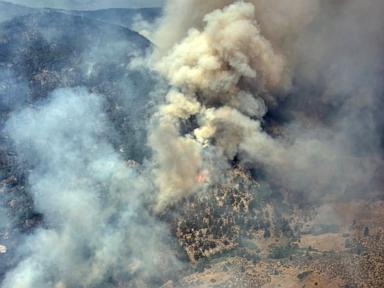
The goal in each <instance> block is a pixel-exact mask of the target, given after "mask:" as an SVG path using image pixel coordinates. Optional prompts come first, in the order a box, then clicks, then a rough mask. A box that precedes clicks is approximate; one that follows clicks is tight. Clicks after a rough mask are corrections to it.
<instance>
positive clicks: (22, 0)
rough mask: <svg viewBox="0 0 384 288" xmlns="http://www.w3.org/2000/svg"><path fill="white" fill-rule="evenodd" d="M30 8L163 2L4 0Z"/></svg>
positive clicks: (159, 0) (155, 3) (159, 1)
mask: <svg viewBox="0 0 384 288" xmlns="http://www.w3.org/2000/svg"><path fill="white" fill-rule="evenodd" d="M5 1H7V2H11V3H15V4H21V5H26V6H30V7H48V8H63V9H82V10H83V9H102V8H120V7H153V6H161V5H162V4H163V3H164V1H165V0H5Z"/></svg>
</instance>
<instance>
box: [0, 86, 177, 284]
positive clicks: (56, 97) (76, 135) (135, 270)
mask: <svg viewBox="0 0 384 288" xmlns="http://www.w3.org/2000/svg"><path fill="white" fill-rule="evenodd" d="M112 130H113V129H112V128H111V126H110V124H109V123H108V119H107V117H106V115H105V114H104V113H103V100H102V98H100V97H99V96H97V95H93V94H89V93H88V92H87V91H86V90H84V89H74V90H73V89H64V90H57V91H55V92H54V93H53V95H52V96H51V99H50V100H49V101H48V103H46V104H45V105H43V106H41V107H39V108H35V109H26V110H23V111H20V112H19V113H18V114H15V115H13V117H12V118H11V119H10V120H9V121H8V123H7V131H8V132H9V134H10V136H11V137H12V139H13V141H14V143H15V146H16V147H17V150H18V152H19V154H20V155H22V157H23V158H24V159H26V160H28V161H29V163H31V164H32V166H33V170H32V172H31V173H30V175H29V184H30V186H31V188H30V190H31V193H32V196H33V199H34V204H35V206H36V210H37V211H39V212H41V213H43V215H44V218H45V222H46V224H45V225H46V227H41V228H39V229H37V230H36V231H34V232H33V234H32V235H31V236H29V237H27V238H26V239H25V244H24V246H23V249H19V252H20V253H22V255H21V256H22V257H23V259H24V260H22V261H21V262H20V263H19V264H18V265H17V267H16V268H15V269H14V270H13V271H11V272H9V273H8V274H7V275H6V278H5V280H4V283H3V286H2V287H4V288H8V287H9V288H11V287H12V288H14V287H50V288H51V287H109V286H111V287H116V285H117V283H109V282H108V279H114V281H121V282H123V281H126V280H127V279H132V278H134V279H135V280H132V281H140V279H150V278H151V277H155V275H160V274H161V273H162V271H163V272H165V269H168V268H169V269H172V268H171V267H173V268H174V267H176V266H174V265H176V260H175V259H174V258H173V257H172V252H171V251H169V250H168V248H167V246H166V245H165V244H164V243H167V242H168V243H169V240H167V237H168V236H167V232H166V231H167V229H166V228H165V227H163V225H162V224H160V223H159V222H158V221H157V220H156V219H155V218H153V217H152V216H150V214H149V212H148V209H147V208H146V207H145V205H146V204H145V203H146V202H147V201H148V197H149V195H150V194H151V191H152V187H151V185H150V183H151V182H150V181H148V179H147V178H146V176H145V175H144V172H143V171H140V169H139V168H138V166H137V164H134V163H133V164H132V163H131V164H130V163H127V162H125V161H124V160H123V159H122V158H121V156H120V155H119V154H117V153H116V152H115V150H114V148H113V147H112V145H111V144H110V143H109V141H108V138H109V136H110V135H112V134H111V131H112ZM142 239H146V241H145V242H146V243H143V242H142ZM164 241H166V242H164ZM160 264H161V265H164V264H166V265H165V267H167V268H164V269H163V268H161V267H160ZM135 285H137V286H140V282H137V283H136V284H135Z"/></svg>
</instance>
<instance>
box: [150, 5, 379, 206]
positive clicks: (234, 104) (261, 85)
mask: <svg viewBox="0 0 384 288" xmlns="http://www.w3.org/2000/svg"><path fill="white" fill-rule="evenodd" d="M355 2H356V1H351V2H349V3H347V2H346V3H345V4H340V5H336V4H334V3H331V2H327V3H326V4H322V5H320V3H319V2H318V1H315V0H313V1H312V0H311V1H301V0H295V1H285V0H274V1H263V0H254V1H247V2H245V1H229V0H228V1H198V0H196V1H192V0H191V1H168V4H167V6H166V13H167V14H166V17H165V19H164V20H163V23H162V26H161V27H160V28H159V30H158V31H157V34H155V37H154V39H155V41H156V44H157V45H158V47H159V49H158V51H156V52H155V59H156V60H157V63H156V64H155V68H156V69H157V70H158V71H159V72H160V73H161V74H162V75H163V76H164V77H165V78H166V79H167V80H168V81H169V83H170V85H171V90H170V92H169V94H168V96H167V99H166V104H164V105H163V106H162V107H161V108H160V109H159V113H158V115H157V118H158V125H157V126H156V127H154V128H153V129H152V132H151V141H150V145H151V147H152V148H153V149H154V155H155V158H154V159H155V162H156V163H157V165H158V166H157V169H156V170H155V177H156V183H157V186H158V188H159V196H158V209H162V207H164V206H166V205H168V204H169V203H172V202H175V201H177V200H178V199H180V198H182V197H184V196H185V195H188V194H189V193H193V192H195V191H197V190H201V189H202V188H204V187H206V185H205V184H206V183H205V182H208V183H209V181H210V177H214V176H215V175H214V174H215V172H213V171H210V167H207V165H206V161H205V160H204V157H206V155H207V152H206V151H207V150H208V149H209V151H211V152H212V151H215V152H213V153H214V155H215V157H216V156H217V155H221V159H223V160H227V161H231V160H233V159H234V158H236V159H238V160H240V161H242V162H244V163H247V165H250V166H251V167H263V169H265V170H266V172H267V175H268V177H269V180H270V181H273V182H277V183H280V184H281V185H283V186H284V187H286V188H288V189H290V190H293V191H303V190H306V191H307V193H308V195H310V194H316V195H317V196H316V197H320V198H321V197H322V196H319V195H323V194H329V193H330V194H333V195H339V194H344V193H347V192H348V191H354V192H356V191H360V192H361V191H362V189H364V188H363V187H365V188H366V189H367V187H369V185H370V184H369V183H370V182H371V181H372V177H373V176H374V174H375V173H376V172H375V171H376V170H377V168H378V163H377V162H380V161H377V162H375V161H374V162H372V161H371V160H370V159H365V158H361V157H356V155H355V154H356V153H355V152H354V149H355V148H352V146H353V145H348V141H352V142H353V143H355V142H356V143H357V142H358V141H360V140H359V139H351V138H350V136H348V135H346V133H348V132H347V130H348V129H349V130H350V129H355V128H352V127H349V126H350V125H349V124H348V125H345V124H343V125H340V124H341V123H347V122H346V121H347V119H350V117H351V115H353V114H354V113H355V110H351V109H350V108H347V107H348V106H345V108H346V109H347V110H346V111H345V112H346V113H345V114H346V115H344V116H342V117H340V115H336V113H335V114H334V118H335V119H334V125H332V126H328V127H327V125H325V123H324V124H323V123H322V122H321V121H322V120H320V121H318V122H316V123H313V122H312V121H313V120H309V119H307V118H305V116H304V113H307V111H306V109H307V110H308V111H312V110H310V109H316V107H314V108H310V107H309V105H308V104H307V102H309V103H310V102H311V98H313V101H318V100H317V99H316V98H315V96H314V95H311V94H306V95H304V94H305V93H307V92H305V91H297V90H296V91H294V92H292V91H290V88H291V84H292V81H293V79H294V78H295V77H297V75H299V76H300V77H303V76H304V77H305V75H302V74H303V73H305V70H302V67H305V68H306V69H309V70H310V69H312V71H316V70H319V69H322V68H320V65H319V64H318V63H317V62H316V61H312V60H311V59H309V58H305V59H307V62H304V63H302V57H303V56H302V54H303V55H305V57H307V56H308V55H311V53H312V52H313V59H317V57H318V55H317V52H318V51H319V50H320V51H323V50H324V47H322V46H321V45H322V44H321V43H320V44H319V47H314V48H315V49H313V51H312V52H311V51H307V52H306V51H305V47H306V45H307V41H312V42H313V41H314V40H310V39H311V38H312V36H311V32H312V31H311V29H312V28H311V27H312V26H311V25H312V23H315V24H316V27H318V26H322V25H323V22H324V15H327V14H328V13H329V11H328V9H330V7H331V8H335V9H343V8H344V9H346V10H347V11H349V12H350V14H348V13H347V14H346V15H342V14H341V15H340V19H337V18H336V20H335V22H336V27H337V28H338V29H340V30H341V31H339V34H343V30H348V29H347V28H346V27H344V26H343V25H344V24H343V25H341V28H339V26H337V25H338V23H339V22H340V23H343V22H345V23H349V21H350V20H348V19H349V18H351V19H353V18H354V17H356V14H357V13H360V12H358V10H355V8H356V7H358V6H360V5H358V4H357V3H355ZM375 5H376V6H380V5H379V4H377V3H376V2H375ZM339 6H340V7H341V8H340V7H339ZM362 11H364V10H362ZM183 13H185V14H186V15H184V16H185V17H182V16H183ZM362 13H364V12H362ZM324 25H326V23H324ZM362 30H364V29H362ZM327 33H329V34H331V33H330V32H327ZM323 34H324V33H323ZM327 35H328V34H326V37H328V36H327ZM348 35H349V34H348ZM322 37H324V35H322ZM347 39H348V38H347ZM334 42H335V39H330V43H327V45H330V44H331V45H333V44H332V43H334ZM315 43H316V42H315ZM363 46H364V45H363ZM363 49H365V48H364V47H362V51H364V50H363ZM328 53H329V54H328ZM367 54H368V55H369V56H368V57H370V58H374V57H375V56H374V55H372V53H370V52H369V51H368V52H367ZM323 55H324V56H327V57H328V58H329V55H332V51H327V52H325V53H324V51H323ZM335 55H336V54H335ZM348 55H349V54H348ZM331 57H333V56H331ZM364 57H367V56H366V55H365V56H364ZM347 59H349V58H347ZM337 61H338V60H337V59H335V60H334V63H333V65H334V66H337V65H338V62H337ZM369 61H370V60H369ZM369 63H371V62H368V64H369ZM298 64H300V65H298ZM310 65H312V66H310ZM310 71H311V70H310ZM358 71H359V70H358ZM323 73H325V71H323ZM358 74H359V75H360V74H361V73H358ZM344 75H346V76H347V77H348V73H344ZM361 76H362V75H361ZM304 77H303V78H304ZM359 77H360V76H359ZM350 80H351V79H349V78H347V81H346V83H342V85H343V86H345V85H353V83H352V81H350ZM328 84H331V81H330V82H329V83H327V85H328ZM332 85H333V86H334V85H335V83H334V81H333V84H332ZM327 92H331V91H327ZM331 93H332V92H331ZM284 94H293V95H291V96H290V97H291V98H292V100H289V101H288V102H289V103H292V102H295V100H294V99H295V98H296V99H297V101H296V103H297V104H295V105H296V107H301V108H300V109H302V110H303V111H301V112H300V111H294V110H297V108H295V109H292V116H293V117H294V118H293V120H292V121H291V123H290V124H289V125H286V126H281V127H279V129H280V131H281V132H282V133H280V135H278V136H277V137H276V135H275V136H273V137H272V136H270V135H268V134H267V133H266V132H265V131H264V130H263V128H262V126H263V121H264V120H263V117H264V116H265V115H266V113H267V112H268V110H269V109H274V110H277V111H281V110H283V109H284V107H280V102H281V95H284ZM294 94H297V95H294ZM328 97H334V99H333V100H332V99H331V100H328V102H331V101H334V102H336V101H340V99H339V98H340V96H339V95H337V94H336V93H335V94H333V95H328ZM347 97H349V98H351V99H353V98H355V97H352V95H351V96H347ZM369 97H370V96H369ZM372 97H375V96H372ZM337 99H338V100H337ZM354 101H355V100H354ZM314 103H315V102H314ZM324 104H325V103H324ZM288 109H289V108H288ZM318 109H320V108H318ZM324 109H326V108H324ZM298 112H299V113H301V114H299V113H298ZM287 113H289V112H286V114H287ZM293 113H295V114H293ZM292 116H291V117H292ZM303 116H304V117H303ZM323 120H324V121H326V119H323ZM308 121H310V122H311V126H310V127H309V128H308V127H307V126H308V125H305V124H306V123H305V122H308ZM185 127H188V129H187V130H186V129H185ZM370 140H371V139H370ZM208 154H209V153H208ZM202 155H205V156H204V157H203V156H202ZM208 158H209V157H208ZM201 175H204V177H202V176H201ZM196 179H199V180H201V179H204V180H205V181H204V182H203V183H202V182H201V181H197V180H196ZM202 184H204V185H202Z"/></svg>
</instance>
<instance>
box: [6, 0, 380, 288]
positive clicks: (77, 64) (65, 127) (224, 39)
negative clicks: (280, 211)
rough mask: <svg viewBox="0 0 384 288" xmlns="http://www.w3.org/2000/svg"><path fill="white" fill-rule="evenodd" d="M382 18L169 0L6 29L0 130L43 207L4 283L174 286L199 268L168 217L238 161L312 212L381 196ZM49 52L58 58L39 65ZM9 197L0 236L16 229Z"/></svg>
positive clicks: (275, 5)
mask: <svg viewBox="0 0 384 288" xmlns="http://www.w3.org/2000/svg"><path fill="white" fill-rule="evenodd" d="M63 3H64V2H60V3H59V4H60V7H59V8H79V9H84V7H85V8H86V7H89V8H90V9H94V8H97V7H99V6H97V7H96V4H92V5H93V6H92V5H91V6H87V5H85V4H84V5H85V6H76V7H73V6H68V7H62V6H63V5H66V4H65V3H64V4H63ZM68 3H69V2H68ZM132 3H133V2H132ZM156 3H158V2H156ZM70 4H71V5H72V4H73V3H70ZM75 4H76V3H75ZM43 5H45V4H44V3H43ZM68 5H69V4H68ZM76 5H77V4H76ZM79 5H80V4H79ZM151 5H152V2H151ZM55 7H56V5H55ZM382 11H384V2H383V1H381V0H368V1H364V2H363V1H359V0H345V1H333V0H327V1H318V0H250V1H230V0H221V1H216V0H215V1H206V0H204V1H203V0H183V1H180V0H169V1H167V3H166V5H165V7H164V16H163V17H162V18H161V19H160V20H159V21H160V22H157V21H158V19H153V21H152V20H151V21H149V20H146V19H147V18H145V17H144V16H145V14H140V15H137V18H135V19H136V20H137V21H133V22H132V23H131V24H132V25H127V26H124V27H122V26H121V25H119V23H109V24H106V23H103V22H100V16H97V17H96V18H92V17H91V16H90V15H91V14H84V15H77V14H70V13H69V14H60V13H59V12H57V11H50V12H47V11H46V12H44V13H41V14H39V13H38V14H31V15H29V14H28V15H27V16H23V15H25V14H24V12H23V13H22V14H20V16H19V17H18V18H16V20H10V21H8V22H4V24H1V25H2V26H1V31H2V32H1V33H2V34H0V36H2V35H5V36H6V37H5V36H4V37H3V39H5V40H4V41H3V42H1V43H0V45H3V46H0V49H1V50H0V52H1V53H2V54H1V55H0V61H1V66H0V81H1V82H0V95H1V99H0V105H1V110H2V111H4V114H2V117H1V121H2V122H1V125H2V127H1V128H2V129H3V130H2V134H3V135H4V139H6V140H4V141H5V142H6V145H9V146H10V147H12V151H14V152H12V153H14V154H15V155H16V156H15V157H16V158H17V161H16V162H17V164H15V167H16V166H17V165H19V166H17V167H18V168H17V169H19V170H22V169H21V168H19V167H23V173H21V174H22V177H20V179H24V180H25V183H23V189H25V190H26V192H25V193H26V194H27V195H28V197H29V198H28V199H29V200H28V201H30V202H28V203H30V204H29V205H30V207H31V211H34V213H38V215H40V216H39V217H40V218H41V219H40V220H39V221H40V223H38V224H36V225H35V226H33V227H32V228H33V229H31V230H30V231H29V232H28V233H19V232H18V233H15V235H16V236H15V237H16V239H17V241H16V240H15V242H14V243H16V244H15V246H17V247H16V248H15V249H13V251H12V253H13V254H12V255H13V257H12V258H13V259H14V261H13V262H12V263H11V264H9V266H7V271H5V273H4V272H2V274H4V277H3V278H4V279H3V282H2V286H1V287H3V288H15V287H16V288H35V287H39V288H45V287H46V288H51V287H54V288H71V287H103V288H104V287H159V286H161V285H162V284H163V282H164V281H163V279H164V278H165V279H168V278H171V277H174V275H175V274H177V273H178V271H181V270H182V269H183V268H185V267H186V266H188V265H187V264H186V263H183V260H181V258H182V257H180V255H179V254H178V253H179V251H178V249H177V248H176V247H177V241H176V239H175V235H173V234H172V233H174V230H175V228H174V226H176V225H173V224H172V223H171V224H170V223H168V222H167V217H168V216H169V215H168V214H167V213H170V215H172V216H174V215H179V214H181V212H180V211H179V210H177V209H178V207H179V205H181V204H180V203H181V202H182V201H184V200H185V199H187V198H188V197H190V196H194V195H205V194H206V193H208V191H210V190H212V189H213V187H216V186H220V185H223V183H227V182H226V181H227V179H225V175H227V173H228V171H231V170H232V169H234V167H235V166H238V165H241V166H242V167H245V169H247V171H250V172H249V173H250V174H251V175H252V177H253V179H252V181H261V182H263V183H269V184H270V185H271V186H272V187H273V188H274V189H276V190H277V191H284V192H286V193H287V194H288V195H289V196H288V198H289V197H297V196H298V195H300V197H301V198H300V199H301V201H303V202H310V203H312V204H314V205H321V204H323V203H325V202H327V201H337V200H340V199H352V198H354V197H355V198H366V199H375V198H380V197H382V196H383V192H382V184H383V183H382V179H381V178H380V175H381V174H382V171H383V170H382V169H383V167H384V166H383V140H384V139H383V136H382V133H383V128H384V118H383V116H382V109H383V108H384V105H383V104H384V103H383V99H384V98H383V96H384V95H383V92H384V89H383V88H384V87H383V83H384V81H383V80H384V79H383V75H384V61H383V60H384V57H383V56H384V55H383V46H384V34H383V33H382V31H383V29H384V19H383V17H382V15H381V14H382ZM0 13H1V12H0ZM50 13H51V14H50ZM87 15H88V16H87ZM143 15H144V16H143ZM156 15H157V14H156ZM112 18H113V17H112ZM52 19H55V21H62V22H57V23H59V24H54V22H53V20H52ZM108 19H109V18H108ZM148 19H149V17H148ZM12 21H15V22H12ZM51 22H52V23H53V24H51V25H50V28H46V27H47V25H46V24H47V23H51ZM31 23H32V24H33V25H32V24H31ZM60 23H66V24H65V25H68V27H70V28H68V30H66V28H63V31H61V32H60V33H59V32H58V31H59V30H60V27H61V26H63V24H60ZM101 23H102V24H101ZM156 23H160V24H159V25H158V27H157V29H155V26H156ZM13 25H14V26H13ZM72 25H73V26H72ZM76 25H77V26H76ZM13 27H16V28H13ZM28 27H32V28H30V29H31V30H28V31H29V32H30V33H29V34H28V35H27V36H25V35H24V34H25V33H24V34H23V35H24V36H25V38H20V37H18V38H17V39H16V38H15V39H13V38H11V37H12V35H19V34H17V33H16V32H17V31H19V30H20V31H27V28H28ZM79 27H80V28H81V29H80V28H79ZM13 29H15V30H13ZM23 29H25V30H23ZM129 29H133V30H136V31H137V32H138V33H140V34H141V35H139V34H138V33H136V32H133V31H131V30H129ZM15 31H16V32H15ZM36 31H38V33H37V32H36ZM80 31H81V32H80ZM15 33H16V34H15ZM20 35H21V34H20ZM36 35H38V36H36ZM69 35H70V36H69ZM76 35H77V36H76ZM79 35H80V36H79ZM94 35H103V36H102V37H99V36H97V37H94ZM143 36H146V37H148V38H149V39H150V40H151V41H152V42H151V41H149V40H147V39H145V38H144V37H143ZM15 37H16V36H15ZM34 37H35V38H34ZM77 37H78V38H77ZM104 37H105V38H104ZM9 39H13V40H12V41H8V40H9ZM20 39H21V40H20ZM7 41H8V42H9V43H10V44H9V43H8V42H7ZM4 43H5V44H4ZM64 44H68V45H69V44H70V45H72V46H68V47H66V46H65V45H64ZM12 45H13V46H12ZM15 47H16V48H15ZM58 47H66V48H65V49H60V48H58ZM41 50H43V51H49V52H50V53H51V54H49V53H45V54H44V53H43V55H44V56H46V57H47V59H48V60H47V62H44V61H46V59H45V58H44V57H41V58H38V57H37V58H31V59H29V58H28V56H29V55H35V54H33V53H35V51H41ZM32 52H33V53H32ZM36 53H37V52H36ZM66 53H67V54H66ZM39 55H40V54H39ZM57 55H59V56H60V55H61V56H60V57H61V58H60V57H59V56H57ZM7 57H9V58H10V60H9V59H8V58H7ZM33 57H35V56H33ZM51 57H52V59H51ZM7 61H8V62H7ZM41 63H44V65H42V66H43V67H39V65H40V64H41ZM68 63H70V64H68ZM7 147H8V146H7ZM7 149H8V148H7ZM132 160H134V161H132ZM20 163H21V164H20ZM13 169H16V168H13ZM24 170H25V171H24ZM2 174H4V175H5V174H6V173H5V172H2ZM2 176H3V175H2ZM4 177H5V176H4ZM10 186H12V185H8V184H7V185H5V186H4V187H5V188H4V191H5V190H12V187H10ZM24 186H25V187H24ZM23 191H24V190H23ZM3 195H6V194H5V193H3V194H1V193H0V200H1V204H2V206H1V207H0V219H1V221H0V229H1V230H3V229H4V230H7V229H8V230H16V228H15V229H14V228H13V226H15V224H14V222H15V220H14V218H15V217H16V218H17V217H21V216H20V215H19V214H20V213H16V215H11V214H10V213H9V212H8V209H9V208H8V206H9V205H8V203H9V201H8V198H7V197H6V196H3ZM7 195H8V194H7ZM180 207H182V206H180ZM172 209H174V211H173V210H172ZM181 210H182V208H181ZM170 211H171V212H170ZM31 213H32V212H31ZM328 214H329V215H333V214H332V212H329V213H328ZM10 215H11V216H10ZM164 215H165V216H164ZM169 217H170V216H169ZM335 217H336V216H335ZM324 218H326V217H324ZM327 221H328V220H327ZM1 230H0V231H1ZM8 230H7V231H8ZM191 231H193V228H191ZM0 244H1V243H0ZM167 277H168V278H167ZM126 283H129V286H123V285H128V284H126Z"/></svg>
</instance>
